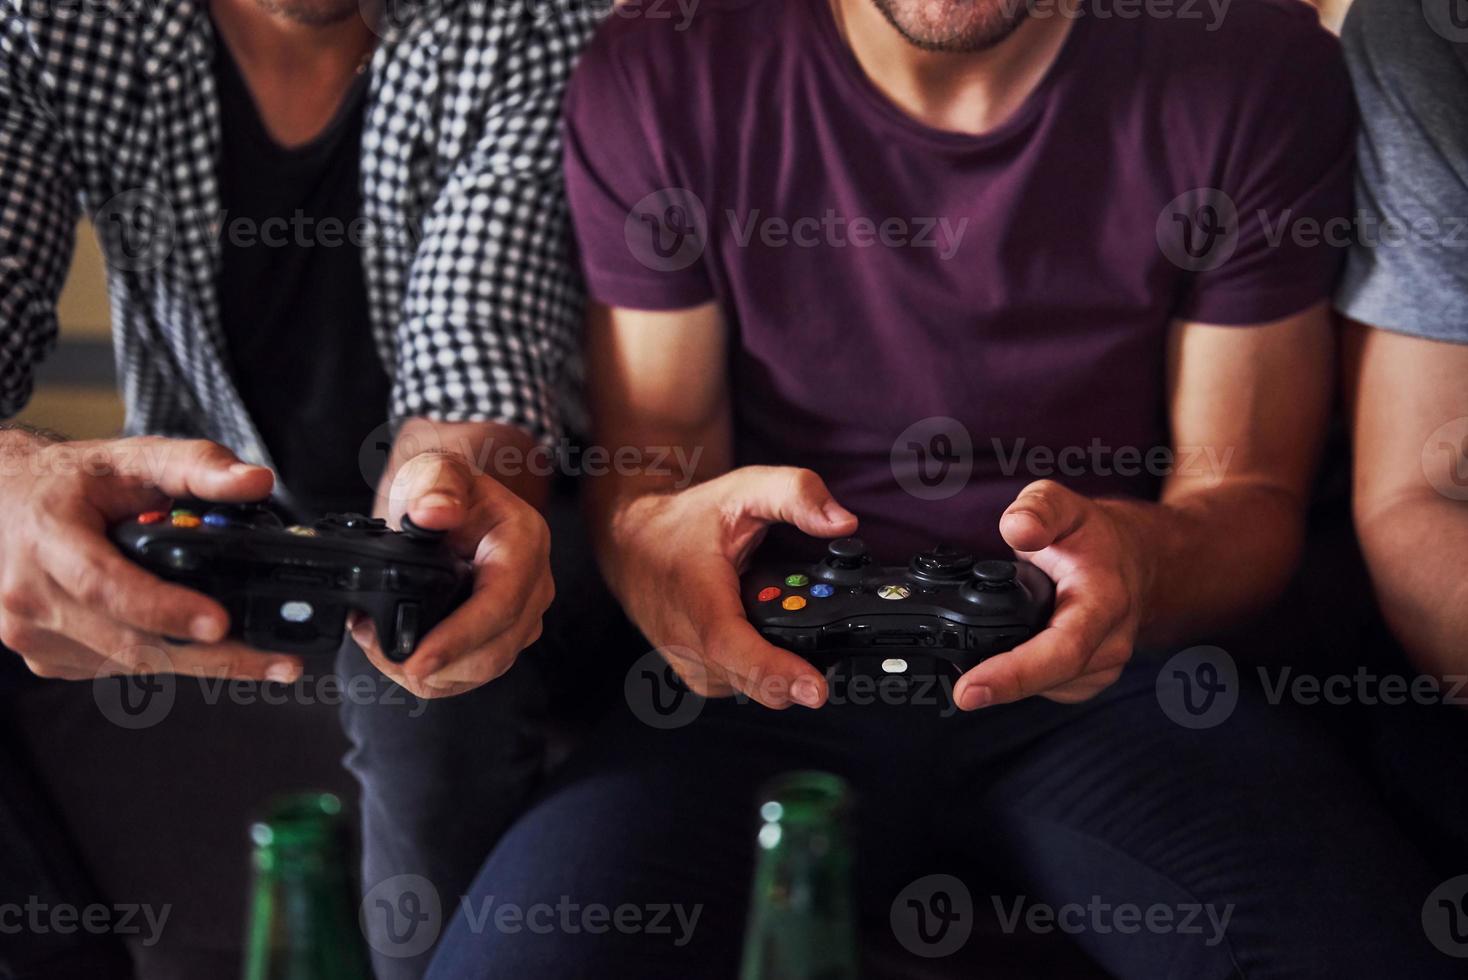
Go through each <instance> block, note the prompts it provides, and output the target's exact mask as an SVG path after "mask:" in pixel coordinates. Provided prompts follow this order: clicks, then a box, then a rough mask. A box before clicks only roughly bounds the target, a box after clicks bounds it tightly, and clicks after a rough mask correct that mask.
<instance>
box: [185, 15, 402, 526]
mask: <svg viewBox="0 0 1468 980" xmlns="http://www.w3.org/2000/svg"><path fill="white" fill-rule="evenodd" d="M216 50H217V54H216V55H215V59H214V61H215V64H214V72H215V77H216V79H217V82H218V88H219V100H220V110H221V111H220V118H221V120H222V127H223V132H222V137H223V139H222V146H221V148H222V151H223V152H222V154H221V157H220V161H219V178H220V191H221V194H222V201H223V207H224V209H225V213H224V220H223V228H222V239H223V242H222V251H223V264H222V267H221V270H220V280H219V300H220V312H221V315H222V318H223V324H224V335H225V343H226V347H227V350H228V356H229V363H230V369H231V374H232V376H233V377H234V380H235V384H236V386H237V387H238V389H239V392H240V395H241V397H242V398H243V399H244V403H245V407H246V409H247V410H248V411H249V413H250V416H251V417H252V418H253V419H254V421H255V424H256V426H257V427H258V428H259V430H260V435H261V437H262V438H263V439H264V441H265V446H266V448H267V449H268V450H269V451H270V454H271V456H272V457H273V458H274V461H275V464H276V467H277V469H278V470H279V473H280V477H281V481H282V482H283V483H284V485H285V487H286V488H287V489H288V490H289V493H290V496H291V498H293V503H294V504H296V505H297V506H298V507H299V508H301V509H303V510H305V511H307V512H312V513H317V514H319V513H325V512H327V511H341V510H360V511H366V510H369V509H370V508H371V505H372V493H373V489H374V481H375V479H376V477H377V475H378V474H377V473H364V472H363V468H362V465H361V464H360V463H359V459H361V458H369V459H378V458H380V456H381V454H380V453H376V452H369V453H362V452H361V448H362V443H363V440H364V439H365V438H366V437H367V436H368V435H369V434H370V433H372V431H373V430H374V429H375V428H376V427H377V426H379V425H381V424H382V423H383V422H384V421H385V420H386V419H387V411H388V400H389V382H388V378H387V374H386V372H385V371H384V369H383V366H382V361H381V359H380V358H379V357H378V355H377V349H376V347H375V346H374V344H373V340H372V331H371V327H370V324H369V320H368V311H367V284H366V278H365V276H364V274H363V270H362V252H361V229H362V228H363V227H365V226H364V225H363V223H362V222H361V220H360V218H361V211H362V191H361V160H360V157H361V147H362V122H363V115H364V112H365V107H366V96H367V87H368V86H367V76H366V75H365V74H364V75H362V76H361V77H359V78H358V79H356V81H355V82H354V84H353V86H352V88H351V91H350V92H348V94H347V96H346V98H345V99H344V100H343V101H342V105H341V107H340V108H339V109H338V111H337V114H336V116H335V118H333V119H332V121H331V122H330V123H329V124H328V125H327V127H326V129H325V130H323V131H322V133H321V134H320V135H319V136H317V137H316V138H315V139H314V140H312V141H311V142H310V143H307V144H305V145H304V146H299V147H292V148H286V147H282V146H281V145H280V144H278V143H276V142H275V140H274V139H272V138H271V136H270V134H269V132H268V131H267V130H266V128H265V124H264V122H263V121H262V120H261V118H260V112H259V109H258V108H257V107H256V105H255V101H254V98H253V96H251V94H250V91H249V88H248V87H247V85H246V83H245V80H244V76H243V75H242V74H241V73H240V70H239V67H238V66H237V65H236V64H235V62H234V59H233V57H232V56H231V55H230V53H229V51H228V50H227V48H226V46H225V45H224V43H223V41H222V40H221V41H220V42H219V43H218V44H217V45H216Z"/></svg>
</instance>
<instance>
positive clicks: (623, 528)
mask: <svg viewBox="0 0 1468 980" xmlns="http://www.w3.org/2000/svg"><path fill="white" fill-rule="evenodd" d="M599 435H600V436H601V438H599V439H598V440H597V444H598V445H602V446H607V447H609V448H612V449H613V451H615V447H617V446H640V447H647V446H656V447H657V451H658V452H659V453H666V454H667V455H668V457H670V458H680V459H685V460H692V461H696V462H695V464H694V465H693V468H692V469H691V471H689V472H687V473H682V472H672V471H669V470H665V469H659V470H658V471H656V472H654V471H653V470H652V469H650V468H639V469H637V470H635V471H621V470H619V469H618V468H617V467H611V468H610V469H609V470H608V471H607V472H606V473H604V474H601V475H598V476H595V477H592V478H590V479H588V480H587V481H586V485H585V493H584V496H583V501H584V506H585V510H586V515H587V523H588V524H589V525H590V527H591V532H592V539H593V543H594V546H595V548H596V556H597V561H598V563H599V564H600V566H601V570H602V574H603V576H604V577H605V578H606V580H607V582H608V584H609V585H610V586H611V589H612V592H613V594H614V595H618V596H620V595H621V594H622V593H621V591H620V590H621V584H622V582H623V580H624V579H625V577H626V576H625V574H624V567H625V564H626V558H627V548H626V545H627V541H628V538H629V536H630V534H631V533H632V532H633V531H634V529H635V527H636V523H637V515H636V509H637V504H638V502H639V501H646V500H647V498H649V497H654V496H658V495H662V494H669V493H676V492H677V491H679V490H683V489H686V488H687V487H688V486H691V485H694V484H698V483H702V482H704V481H705V480H709V479H712V478H714V477H716V476H719V475H721V474H723V473H727V472H728V471H729V468H730V466H731V465H732V459H731V457H732V451H731V448H730V439H729V435H728V432H727V426H726V424H725V423H724V422H723V421H722V419H717V420H709V421H708V422H706V423H705V424H702V425H695V426H688V427H671V428H670V427H661V426H660V427H657V430H656V431H653V430H651V429H649V428H645V427H642V426H634V427H625V428H624V427H616V428H615V429H613V428H611V427H604V428H603V430H602V432H601V433H600V434H599Z"/></svg>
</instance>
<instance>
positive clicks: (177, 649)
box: [133, 637, 305, 684]
mask: <svg viewBox="0 0 1468 980" xmlns="http://www.w3.org/2000/svg"><path fill="white" fill-rule="evenodd" d="M149 639H150V640H152V641H153V643H154V644H155V645H153V646H151V647H150V650H152V651H157V652H159V653H161V654H162V655H163V656H162V658H161V659H160V660H158V661H154V660H152V659H151V658H150V656H149V655H147V654H144V655H141V656H138V659H137V661H136V665H135V666H134V668H133V672H134V673H163V672H165V671H163V670H159V669H157V668H156V666H155V663H156V664H159V665H162V666H166V667H167V670H166V672H167V673H172V674H182V675H185V676H189V677H209V678H229V679H230V680H248V681H273V682H274V683H277V684H294V683H295V682H296V681H298V680H300V678H301V673H302V671H303V670H304V669H305V665H304V663H303V661H302V660H301V658H300V657H295V656H291V655H290V654H285V653H275V652H273V651H269V650H257V649H256V648H254V647H251V646H246V645H245V644H243V643H236V642H234V641H230V640H226V641H224V642H222V643H189V644H184V645H182V646H180V645H176V644H171V643H161V644H160V643H158V638H157V637H150V638H149Z"/></svg>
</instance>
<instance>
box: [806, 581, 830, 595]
mask: <svg viewBox="0 0 1468 980" xmlns="http://www.w3.org/2000/svg"><path fill="white" fill-rule="evenodd" d="M810 594H811V596H812V597H814V598H816V599H829V598H831V596H833V595H835V594H836V588H835V586H832V585H827V584H826V583H825V582H817V583H816V584H815V585H812V586H811V587H810Z"/></svg>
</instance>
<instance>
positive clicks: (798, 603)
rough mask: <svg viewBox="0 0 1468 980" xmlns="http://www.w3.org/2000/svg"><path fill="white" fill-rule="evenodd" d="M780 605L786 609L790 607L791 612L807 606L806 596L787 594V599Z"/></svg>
mask: <svg viewBox="0 0 1468 980" xmlns="http://www.w3.org/2000/svg"><path fill="white" fill-rule="evenodd" d="M780 605H781V607H783V608H785V609H788V610H790V611H791V612H794V611H795V610H797V609H804V608H805V596H800V595H787V596H786V597H785V601H784V602H782V603H780Z"/></svg>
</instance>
